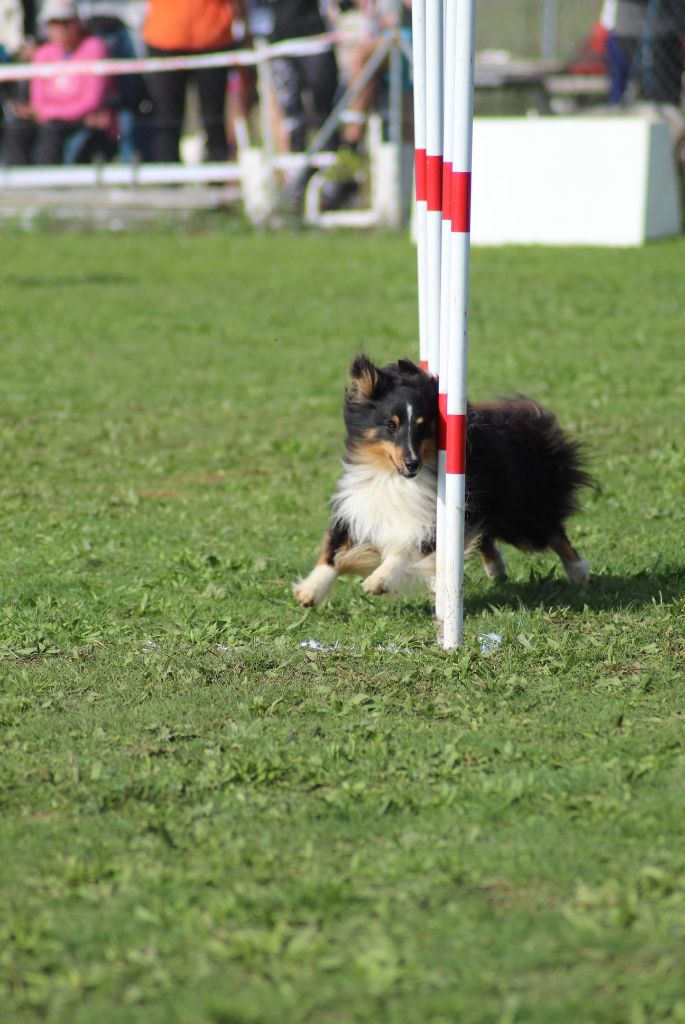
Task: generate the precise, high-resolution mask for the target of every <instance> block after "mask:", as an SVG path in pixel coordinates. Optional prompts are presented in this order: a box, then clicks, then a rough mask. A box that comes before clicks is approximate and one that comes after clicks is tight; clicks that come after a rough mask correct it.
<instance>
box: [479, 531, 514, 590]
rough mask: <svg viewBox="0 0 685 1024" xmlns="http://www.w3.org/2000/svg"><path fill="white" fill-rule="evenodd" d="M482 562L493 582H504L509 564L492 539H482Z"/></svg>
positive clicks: (480, 546) (480, 548)
mask: <svg viewBox="0 0 685 1024" xmlns="http://www.w3.org/2000/svg"><path fill="white" fill-rule="evenodd" d="M478 551H479V552H480V557H481V561H482V562H483V568H484V569H485V572H486V575H487V576H489V577H490V579H491V580H504V579H506V577H507V563H506V562H505V561H504V555H503V554H502V552H501V551H500V549H499V548H498V547H497V545H496V544H495V542H494V540H493V539H492V537H482V538H481V540H480V542H479V544H478Z"/></svg>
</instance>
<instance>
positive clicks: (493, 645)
mask: <svg viewBox="0 0 685 1024" xmlns="http://www.w3.org/2000/svg"><path fill="white" fill-rule="evenodd" d="M503 640H504V637H503V636H500V635H499V633H482V634H481V635H480V636H479V637H478V643H479V644H480V653H481V654H490V653H491V651H496V650H497V648H498V647H499V646H500V644H501V643H502V641H503Z"/></svg>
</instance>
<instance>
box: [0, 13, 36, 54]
mask: <svg viewBox="0 0 685 1024" xmlns="http://www.w3.org/2000/svg"><path fill="white" fill-rule="evenodd" d="M34 26H35V13H34V9H33V0H0V63H4V62H5V61H8V60H12V58H14V57H16V56H20V55H21V50H22V47H23V46H24V43H25V42H27V41H30V40H31V37H32V36H33V33H34V31H35V27H34Z"/></svg>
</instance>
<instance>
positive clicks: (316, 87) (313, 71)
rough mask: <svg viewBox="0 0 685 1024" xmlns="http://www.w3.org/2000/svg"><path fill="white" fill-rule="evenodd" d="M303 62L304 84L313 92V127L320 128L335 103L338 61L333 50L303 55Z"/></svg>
mask: <svg viewBox="0 0 685 1024" xmlns="http://www.w3.org/2000/svg"><path fill="white" fill-rule="evenodd" d="M301 62H302V77H303V80H304V84H305V86H306V88H307V89H309V91H310V92H311V96H312V102H313V105H314V125H313V127H314V128H316V129H319V128H320V127H321V125H322V124H323V123H324V121H325V120H326V118H327V117H328V115H329V114H330V113H331V111H332V109H333V104H334V103H335V96H336V93H337V91H338V62H337V61H336V59H335V54H334V53H333V52H332V51H331V50H329V51H327V52H326V53H315V54H312V55H311V56H310V57H302V58H301ZM329 148H330V149H333V148H335V144H334V143H333V144H331V145H329Z"/></svg>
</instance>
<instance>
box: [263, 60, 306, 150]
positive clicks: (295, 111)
mask: <svg viewBox="0 0 685 1024" xmlns="http://www.w3.org/2000/svg"><path fill="white" fill-rule="evenodd" d="M301 62H302V58H301V57H277V58H276V59H275V60H274V61H273V63H272V66H271V67H272V75H273V83H274V89H275V90H276V97H277V99H278V105H279V107H280V108H281V114H282V116H283V128H284V131H285V133H286V135H287V138H288V141H289V144H290V151H291V152H292V153H301V152H302V151H303V150H304V146H305V138H306V127H307V125H306V120H305V112H304V106H303V104H302V72H301Z"/></svg>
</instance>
